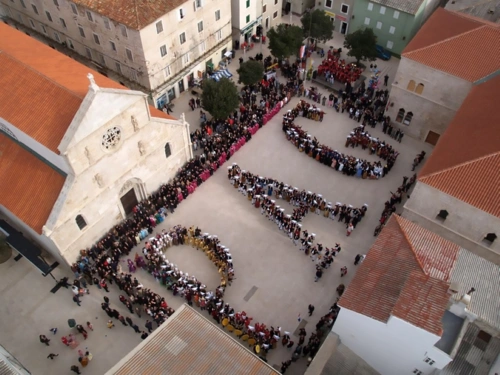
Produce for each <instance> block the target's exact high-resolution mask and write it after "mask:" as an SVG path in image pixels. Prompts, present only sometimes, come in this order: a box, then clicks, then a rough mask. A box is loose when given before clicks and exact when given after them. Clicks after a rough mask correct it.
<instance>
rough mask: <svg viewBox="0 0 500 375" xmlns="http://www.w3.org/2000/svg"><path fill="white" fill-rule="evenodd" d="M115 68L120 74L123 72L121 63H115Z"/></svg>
mask: <svg viewBox="0 0 500 375" xmlns="http://www.w3.org/2000/svg"><path fill="white" fill-rule="evenodd" d="M115 68H116V71H117V72H118V73H121V72H122V66H121V65H120V63H119V62H115Z"/></svg>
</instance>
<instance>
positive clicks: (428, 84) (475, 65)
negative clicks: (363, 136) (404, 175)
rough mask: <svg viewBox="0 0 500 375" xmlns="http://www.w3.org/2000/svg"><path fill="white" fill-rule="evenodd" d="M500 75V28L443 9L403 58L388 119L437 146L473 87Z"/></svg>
mask: <svg viewBox="0 0 500 375" xmlns="http://www.w3.org/2000/svg"><path fill="white" fill-rule="evenodd" d="M465 52H466V53H465ZM478 56H481V58H478ZM499 71H500V24H494V23H491V22H488V21H485V20H482V19H479V18H475V17H472V16H469V15H466V14H462V13H455V12H450V11H447V10H444V9H442V8H438V9H437V10H436V11H435V12H434V13H433V14H432V16H431V17H430V18H429V19H428V20H427V22H426V23H425V24H424V25H423V26H422V28H421V29H420V31H419V32H418V33H417V34H416V35H415V37H414V38H413V39H412V40H411V42H410V43H409V44H408V45H407V46H406V48H405V49H404V51H403V53H402V56H401V62H400V64H399V67H398V71H397V73H396V76H395V77H394V81H393V84H392V88H391V94H390V98H389V102H390V104H389V106H388V109H387V111H386V114H387V115H389V116H390V117H391V120H392V124H393V125H396V126H397V127H399V128H400V129H402V130H403V131H404V132H405V134H406V135H409V136H411V137H414V138H418V139H421V140H422V141H425V142H428V143H430V144H433V145H435V144H436V143H437V142H438V140H439V137H440V136H441V135H442V134H443V133H444V131H445V130H446V128H447V126H448V124H449V123H450V122H451V120H452V119H453V117H454V116H455V114H456V112H457V111H458V109H459V108H460V106H461V105H462V102H463V101H464V99H465V98H466V96H467V95H468V93H469V91H470V90H471V89H472V87H473V86H474V85H477V84H480V83H482V82H484V81H487V80H488V79H490V78H492V77H494V76H495V75H496V74H497V73H498V72H499Z"/></svg>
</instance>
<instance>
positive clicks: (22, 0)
mask: <svg viewBox="0 0 500 375" xmlns="http://www.w3.org/2000/svg"><path fill="white" fill-rule="evenodd" d="M21 5H22V6H23V8H26V4H25V3H24V0H21Z"/></svg>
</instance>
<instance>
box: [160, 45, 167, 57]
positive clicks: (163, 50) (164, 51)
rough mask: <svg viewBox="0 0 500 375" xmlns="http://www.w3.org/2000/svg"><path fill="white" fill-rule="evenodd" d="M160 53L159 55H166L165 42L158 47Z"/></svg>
mask: <svg viewBox="0 0 500 375" xmlns="http://www.w3.org/2000/svg"><path fill="white" fill-rule="evenodd" d="M160 55H161V57H165V56H167V46H166V45H165V44H164V45H163V46H161V47H160Z"/></svg>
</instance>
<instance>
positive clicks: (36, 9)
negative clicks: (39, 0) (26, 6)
mask: <svg viewBox="0 0 500 375" xmlns="http://www.w3.org/2000/svg"><path fill="white" fill-rule="evenodd" d="M31 7H32V8H33V12H35V14H38V8H37V7H36V5H35V4H31Z"/></svg>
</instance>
